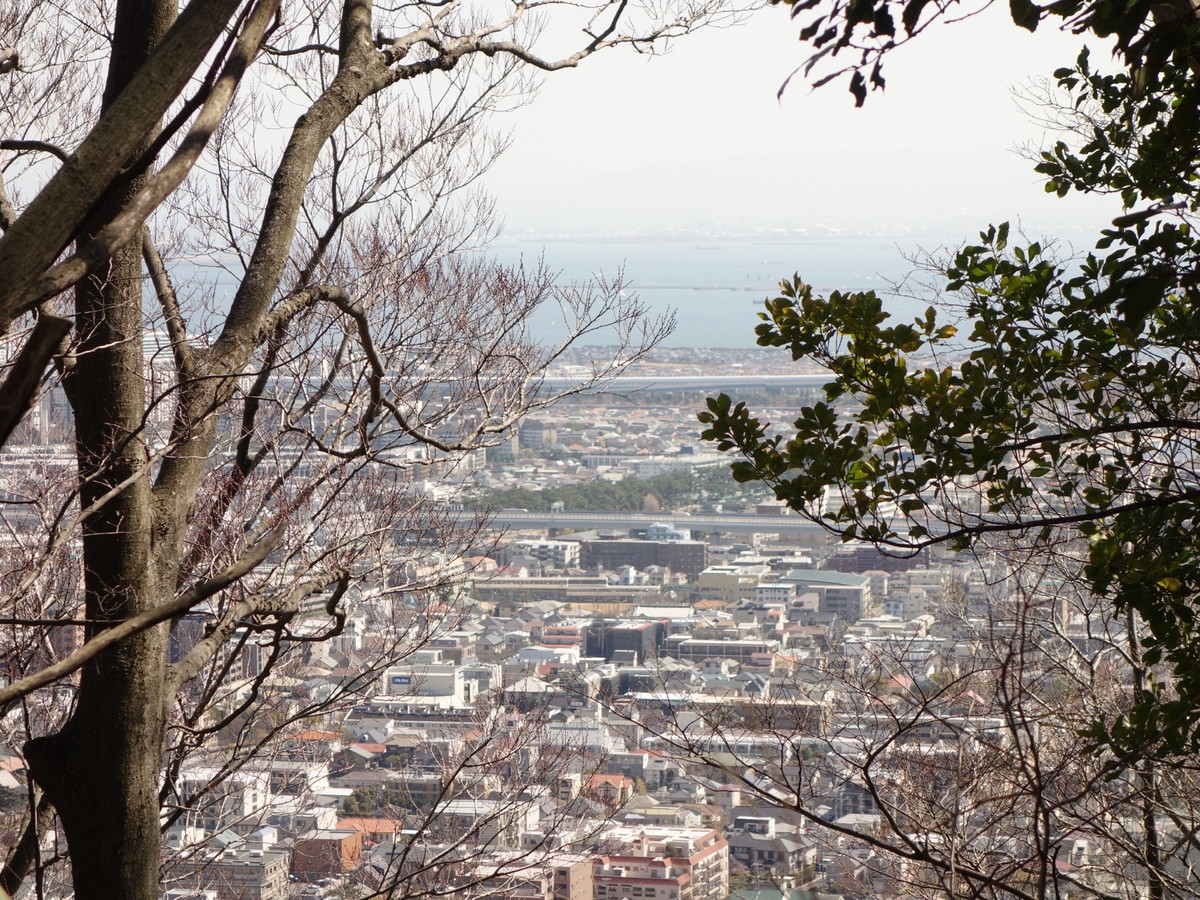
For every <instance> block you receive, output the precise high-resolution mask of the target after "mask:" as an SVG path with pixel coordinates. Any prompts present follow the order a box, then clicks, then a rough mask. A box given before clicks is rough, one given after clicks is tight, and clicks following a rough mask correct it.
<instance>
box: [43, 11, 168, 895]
mask: <svg viewBox="0 0 1200 900" xmlns="http://www.w3.org/2000/svg"><path fill="white" fill-rule="evenodd" d="M175 10H176V5H175V3H174V2H172V0H124V2H120V3H118V6H117V11H116V22H115V27H114V36H113V53H112V58H111V63H110V66H109V72H108V81H107V84H106V88H105V94H104V105H105V107H108V106H111V105H112V103H113V101H114V100H115V98H116V96H117V95H118V94H119V92H120V90H121V88H122V87H123V86H124V85H125V84H126V83H127V82H128V81H129V79H130V77H131V76H132V75H133V73H134V72H135V71H136V70H137V68H138V66H139V65H140V64H141V63H142V61H144V60H145V58H146V56H147V55H148V54H149V52H150V50H151V49H153V47H154V45H155V44H156V43H157V41H158V40H160V39H161V37H162V35H163V34H164V33H165V31H166V29H167V28H168V27H169V26H170V24H171V23H172V21H173V20H174V16H175ZM152 139H153V135H150V136H149V137H148V138H147V141H146V146H148V144H149V141H150V140H152ZM142 150H144V147H143V148H141V150H139V152H142ZM139 187H140V180H139V179H134V180H133V181H132V182H131V183H129V184H127V185H124V186H123V187H122V188H121V189H119V190H117V191H114V192H112V195H110V196H109V197H108V198H106V200H105V202H104V203H103V204H102V205H101V206H100V208H98V209H97V210H95V211H94V212H93V214H92V217H91V219H92V222H93V223H97V224H98V223H103V222H104V221H106V220H107V219H109V218H110V217H111V216H112V214H113V213H114V212H115V211H116V210H118V209H120V208H122V206H123V204H125V203H127V202H128V200H129V198H130V197H132V196H133V194H134V193H135V192H136V191H137V190H138V188H139ZM91 230H92V229H90V228H89V229H87V231H88V232H89V233H90V232H91ZM75 313H76V328H77V332H78V334H79V344H78V348H77V356H76V362H75V364H74V366H73V367H72V370H71V371H70V372H69V374H68V375H67V377H66V378H65V379H64V385H65V387H66V389H67V394H68V397H69V399H70V401H71V405H72V407H73V410H74V414H75V425H76V455H77V459H78V471H79V479H80V500H81V503H82V505H83V507H84V508H87V507H88V506H89V505H91V504H93V503H97V502H98V501H100V500H101V498H102V497H104V496H105V495H107V494H111V496H110V497H109V498H108V499H107V500H106V501H104V502H103V503H102V504H101V505H100V507H99V510H98V512H96V514H94V515H93V516H91V517H90V518H89V519H88V520H87V521H86V523H85V525H84V527H83V533H82V544H83V559H84V568H85V576H84V578H85V581H84V591H85V593H84V598H85V614H86V616H87V618H88V619H89V620H91V621H93V622H94V623H96V624H93V625H91V626H90V628H89V631H90V634H89V637H90V636H91V635H94V634H95V633H96V632H97V631H99V630H102V629H103V628H104V627H105V625H104V624H103V623H104V622H106V621H119V620H121V619H124V618H127V617H129V616H132V615H135V614H137V613H139V612H143V611H145V610H146V609H149V608H151V607H153V606H155V605H157V604H158V603H159V602H160V601H161V600H162V595H163V593H164V590H163V586H161V585H160V584H159V579H158V578H157V577H156V572H155V570H154V566H153V565H152V548H153V533H154V521H153V508H152V504H151V492H150V475H149V471H148V469H147V449H146V447H145V445H144V443H143V440H142V436H141V435H142V431H143V428H144V420H145V415H146V410H145V384H144V368H145V362H144V359H143V348H142V271H141V248H140V246H138V245H137V244H136V243H132V244H130V245H127V246H126V247H124V248H122V249H121V250H120V251H118V252H117V253H116V254H115V255H114V257H113V259H112V263H111V266H110V267H109V270H108V273H107V275H106V277H104V278H102V279H101V278H89V279H87V280H85V281H84V282H82V283H80V284H79V285H78V286H77V288H76V292H75ZM173 591H174V583H173V582H172V583H171V584H169V585H167V586H165V593H166V595H167V596H168V597H169V596H170V594H171V593H173ZM165 668H166V628H165V626H161V625H160V626H158V627H155V628H151V629H148V630H146V631H144V632H142V633H140V634H138V635H135V636H133V637H131V638H128V639H126V640H124V641H122V642H120V643H119V644H117V645H115V646H114V647H112V648H110V649H108V650H107V651H105V652H104V653H101V654H100V655H99V656H98V657H97V658H96V659H95V660H93V661H92V662H90V663H89V664H88V665H86V666H85V667H84V669H83V670H82V672H81V676H80V687H79V694H78V699H77V705H76V708H75V712H74V714H73V715H72V717H71V719H70V720H69V722H68V723H67V725H66V726H65V727H64V728H63V729H62V730H61V731H60V732H59V733H57V734H55V735H51V736H48V737H44V738H40V739H37V740H34V741H31V742H30V743H29V745H28V746H27V748H26V753H27V755H28V759H29V764H30V771H31V773H32V774H33V777H34V778H35V780H36V781H37V782H38V783H39V784H40V785H41V786H42V788H43V789H44V790H45V792H46V795H47V797H48V798H49V800H50V802H51V803H52V804H53V805H54V807H55V809H56V810H57V811H58V814H59V818H60V820H61V822H62V826H63V830H64V831H65V833H66V837H67V842H68V845H69V847H70V853H71V866H72V872H73V876H74V886H75V895H76V896H77V897H79V898H80V900H89V898H97V900H98V898H112V897H124V898H130V900H153V898H155V897H156V896H157V893H158V867H159V842H160V836H159V821H158V817H159V809H158V782H159V770H160V757H161V753H162V749H161V748H162V742H163V732H164V727H165V726H164V722H165V719H164V708H165V702H164V697H163V684H164V680H165V679H164V675H165Z"/></svg>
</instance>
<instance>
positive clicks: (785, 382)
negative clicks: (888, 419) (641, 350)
mask: <svg viewBox="0 0 1200 900" xmlns="http://www.w3.org/2000/svg"><path fill="white" fill-rule="evenodd" d="M831 380H832V376H831V375H830V374H829V373H828V372H822V373H818V374H816V375H623V376H621V377H619V378H614V379H612V380H611V381H608V382H605V385H604V387H603V388H601V389H599V390H598V391H595V392H594V393H612V394H627V393H637V392H645V391H706V392H709V393H712V392H720V391H726V392H730V391H732V392H737V391H743V390H747V389H763V388H766V389H781V388H791V389H799V388H803V389H805V390H813V391H815V390H818V389H820V388H821V387H823V386H824V385H826V384H828V383H829V382H830V381H831ZM578 384H579V379H578V378H572V377H570V376H552V377H549V378H546V379H545V381H544V382H543V383H542V387H543V389H544V390H546V391H552V392H560V391H563V390H569V389H570V388H572V387H574V386H576V385H578Z"/></svg>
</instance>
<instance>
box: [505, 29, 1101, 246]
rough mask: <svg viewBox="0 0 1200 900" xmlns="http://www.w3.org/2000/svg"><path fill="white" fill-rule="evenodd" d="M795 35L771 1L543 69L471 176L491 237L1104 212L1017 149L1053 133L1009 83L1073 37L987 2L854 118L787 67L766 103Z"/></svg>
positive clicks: (1060, 52) (945, 226) (1068, 48)
mask: <svg viewBox="0 0 1200 900" xmlns="http://www.w3.org/2000/svg"><path fill="white" fill-rule="evenodd" d="M796 32H797V28H796V25H795V23H793V22H792V21H791V20H790V18H789V17H788V11H787V10H786V9H766V10H760V11H758V12H756V13H754V14H752V15H751V16H750V17H749V20H748V21H747V22H746V23H745V24H743V25H739V26H735V27H731V28H725V29H712V30H709V31H706V32H701V33H698V34H695V35H692V36H689V37H687V38H684V39H682V40H680V41H677V42H676V44H675V46H674V47H673V49H672V50H671V52H669V53H667V54H666V55H664V56H662V57H654V58H647V57H644V56H636V55H633V54H627V53H619V52H618V53H608V54H604V55H603V56H602V57H598V58H594V59H591V60H588V61H586V62H585V64H584V65H581V66H580V67H579V68H578V69H576V70H574V71H566V72H558V73H553V74H551V75H550V76H548V77H547V78H546V81H545V84H544V85H543V88H542V91H541V94H540V96H538V97H537V98H535V99H534V101H533V102H532V103H531V104H530V105H529V106H527V107H525V108H523V109H521V110H518V111H516V112H513V113H510V114H507V115H505V116H502V117H501V118H499V119H498V120H497V125H498V127H499V128H501V129H504V130H508V131H510V132H511V134H512V147H511V149H510V150H509V151H508V153H507V154H506V155H505V156H504V157H503V158H501V160H500V161H499V162H498V163H497V164H496V165H495V167H494V168H493V170H492V171H491V172H490V173H488V175H487V176H486V179H485V184H486V186H487V187H488V189H489V190H490V191H491V192H492V193H493V195H494V196H495V198H496V201H497V208H498V212H499V214H500V216H501V218H502V219H503V220H504V221H505V224H506V227H505V234H506V235H507V236H510V237H521V236H527V235H537V236H550V235H584V234H613V233H631V232H639V233H647V232H650V233H653V232H657V233H662V232H670V231H689V232H690V231H705V232H709V233H713V234H746V233H755V232H763V231H768V230H771V229H784V230H792V231H796V230H800V231H808V232H810V233H817V234H820V233H826V232H828V231H835V232H837V231H840V232H850V233H881V234H889V235H903V234H906V233H915V234H921V233H946V232H947V231H959V230H963V231H966V232H972V231H975V230H978V229H979V228H982V227H983V226H984V225H986V224H987V223H988V222H994V221H999V220H1002V219H1009V220H1012V221H1014V222H1017V221H1020V222H1021V223H1023V224H1024V226H1025V227H1026V228H1027V229H1029V230H1033V231H1037V232H1050V233H1063V234H1065V235H1066V236H1068V237H1069V236H1071V235H1072V234H1077V235H1084V234H1087V233H1088V232H1090V231H1092V230H1093V229H1094V227H1095V226H1096V225H1098V224H1101V223H1103V222H1106V221H1107V220H1108V219H1111V217H1112V216H1113V215H1115V214H1116V212H1117V207H1118V204H1117V202H1116V201H1115V200H1113V199H1102V200H1095V199H1084V198H1068V199H1066V200H1058V199H1056V198H1054V197H1052V196H1049V195H1047V194H1046V193H1045V192H1044V190H1043V187H1042V184H1041V182H1040V180H1039V178H1038V176H1037V175H1036V173H1034V172H1033V163H1032V162H1030V161H1029V160H1027V159H1024V158H1022V157H1021V156H1020V155H1018V153H1017V152H1016V149H1015V148H1016V147H1017V146H1018V145H1023V144H1028V143H1033V144H1035V145H1044V144H1047V143H1052V142H1053V139H1054V136H1053V135H1046V134H1044V130H1043V128H1042V126H1040V125H1038V124H1036V123H1032V122H1030V121H1029V119H1028V118H1027V116H1026V115H1025V114H1024V113H1023V112H1022V111H1021V110H1020V109H1019V108H1018V105H1017V103H1016V102H1015V100H1014V99H1013V96H1012V93H1011V90H1012V88H1013V87H1015V86H1019V85H1020V84H1022V83H1026V82H1028V80H1029V78H1030V77H1031V76H1041V77H1043V78H1049V77H1050V75H1051V73H1052V72H1053V70H1054V69H1055V68H1056V67H1058V66H1063V65H1068V64H1069V63H1070V62H1072V61H1073V60H1074V58H1075V56H1076V54H1077V53H1078V48H1079V46H1080V45H1081V41H1080V40H1079V39H1078V38H1075V37H1073V36H1070V35H1064V34H1062V33H1061V32H1058V31H1056V30H1054V29H1052V28H1050V27H1049V26H1046V25H1043V27H1042V29H1039V31H1038V32H1037V33H1036V34H1033V35H1030V34H1028V33H1027V32H1024V31H1022V30H1020V29H1018V28H1016V27H1015V26H1013V25H1012V23H1011V21H1009V20H1008V18H1007V10H1006V9H989V10H988V11H987V12H986V13H984V14H983V15H981V16H978V17H976V18H975V19H973V20H970V21H965V22H960V23H957V24H954V25H948V26H940V27H938V28H935V29H933V30H932V31H931V32H928V33H926V34H924V35H922V36H921V38H919V39H918V40H916V41H914V42H913V44H911V45H910V46H908V47H905V48H901V49H900V50H898V51H895V52H893V53H892V55H891V57H890V58H889V59H888V60H887V62H886V63H885V72H884V74H885V76H886V77H887V80H888V87H887V89H886V91H884V92H882V93H880V92H874V93H873V94H872V95H871V96H870V97H869V98H868V100H867V103H866V106H865V108H863V109H855V108H854V106H853V100H852V98H851V97H850V94H849V92H848V91H847V90H846V88H845V84H844V83H841V82H838V83H831V84H829V85H827V86H825V87H824V88H821V89H819V90H817V91H813V90H811V89H810V88H809V86H808V84H807V83H806V82H805V81H804V79H803V77H802V75H799V74H798V75H797V76H796V77H795V78H794V79H793V81H792V83H791V85H790V86H789V87H788V89H787V90H786V92H785V93H784V96H783V98H782V100H777V99H776V93H777V91H778V89H779V87H780V86H781V85H782V83H783V81H784V80H785V79H786V78H787V77H788V75H789V74H790V73H791V72H792V71H793V69H795V68H796V66H798V65H800V64H801V63H802V62H803V60H804V56H805V52H806V48H805V47H803V46H801V45H800V44H799V43H798V41H797V40H796ZM1093 57H1094V59H1095V60H1096V61H1097V62H1100V63H1101V64H1103V62H1104V61H1106V60H1107V59H1108V52H1107V50H1106V49H1103V48H1100V49H1094V50H1093Z"/></svg>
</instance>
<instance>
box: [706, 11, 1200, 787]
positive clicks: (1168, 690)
mask: <svg viewBox="0 0 1200 900" xmlns="http://www.w3.org/2000/svg"><path fill="white" fill-rule="evenodd" d="M794 6H795V9H796V10H797V12H798V13H801V14H804V15H810V16H813V17H818V18H820V20H821V21H822V22H837V23H839V25H838V27H837V28H836V29H835V30H834V31H832V32H830V31H828V30H825V31H822V30H821V29H820V28H818V29H817V30H816V31H812V32H811V33H808V36H809V38H810V39H812V40H813V42H814V47H815V48H816V50H817V52H816V54H815V55H814V57H813V59H812V60H810V63H809V65H810V68H811V66H812V65H814V64H815V63H816V62H817V61H818V60H819V59H821V58H822V56H823V55H828V56H832V55H835V54H836V53H838V52H839V51H841V50H845V49H849V48H852V47H857V46H858V43H856V42H857V41H859V38H861V37H862V36H863V35H866V36H868V37H869V38H871V39H873V40H876V41H880V40H882V42H883V43H881V44H876V45H873V46H875V49H874V50H871V51H870V52H867V51H863V55H862V57H861V59H862V60H863V61H864V62H865V61H867V60H869V59H874V65H876V66H877V65H878V57H879V55H881V54H882V53H883V52H884V51H886V49H888V46H889V42H890V41H891V40H892V38H893V35H892V33H891V32H890V31H889V30H888V29H889V27H890V26H888V24H887V22H886V20H881V19H880V18H879V10H880V8H881V7H889V6H890V7H892V8H893V9H895V10H898V11H899V18H900V19H901V21H902V22H903V23H904V31H905V34H914V33H915V32H916V31H918V30H919V29H920V28H921V27H923V26H922V23H923V22H926V21H928V19H926V18H924V17H926V16H928V17H929V19H931V18H933V17H936V16H937V15H940V14H942V13H943V12H945V10H946V9H953V8H954V7H953V5H950V6H949V7H945V6H937V7H933V6H932V5H926V4H924V3H922V2H921V0H910V2H909V3H903V4H899V3H897V4H889V3H887V0H880V2H875V0H853V3H852V6H853V9H850V7H848V6H847V5H846V4H843V3H841V2H836V3H833V4H825V3H821V4H818V3H816V2H801V3H796V4H794ZM1152 9H1154V10H1156V11H1155V15H1154V18H1153V19H1151V18H1150V13H1151V10H1152ZM1011 11H1012V16H1013V20H1014V22H1015V23H1016V24H1017V25H1019V26H1021V27H1025V28H1029V29H1030V30H1032V29H1033V28H1035V27H1036V26H1037V24H1038V22H1039V21H1041V20H1043V19H1045V18H1048V17H1057V18H1063V19H1067V20H1069V21H1070V23H1071V25H1072V27H1073V28H1075V29H1076V30H1080V31H1091V32H1092V33H1094V34H1097V35H1102V36H1103V35H1115V36H1116V38H1117V47H1118V51H1119V54H1120V57H1121V59H1122V60H1123V61H1124V63H1125V68H1124V69H1123V70H1119V71H1117V72H1115V73H1109V74H1103V73H1100V72H1097V71H1096V70H1095V69H1094V67H1093V65H1092V61H1091V59H1090V57H1089V55H1088V54H1087V53H1086V52H1085V53H1083V54H1081V55H1080V57H1079V58H1078V60H1077V61H1076V63H1075V65H1074V66H1073V67H1070V68H1064V69H1060V70H1059V71H1058V72H1057V73H1056V77H1057V79H1058V82H1059V85H1060V87H1061V88H1062V89H1063V90H1064V91H1066V92H1067V93H1068V95H1069V96H1070V98H1071V100H1070V104H1071V107H1072V109H1073V110H1074V113H1073V121H1075V122H1076V125H1077V127H1076V132H1077V133H1076V134H1075V139H1074V140H1073V141H1071V142H1069V141H1063V142H1061V143H1059V144H1057V145H1056V146H1055V147H1054V149H1053V150H1051V151H1049V152H1047V153H1045V154H1044V155H1043V157H1042V159H1041V161H1040V163H1039V164H1038V167H1037V168H1038V171H1039V172H1041V173H1042V174H1043V175H1045V176H1047V177H1048V179H1049V180H1048V183H1047V189H1048V190H1050V191H1053V192H1055V193H1058V194H1060V195H1065V194H1067V193H1069V192H1071V191H1084V192H1089V193H1109V194H1114V195H1117V196H1119V197H1120V198H1121V199H1122V202H1123V203H1124V206H1125V213H1124V214H1123V215H1121V216H1119V217H1118V218H1117V219H1116V220H1114V222H1113V224H1112V227H1110V228H1106V229H1104V230H1103V231H1102V232H1101V234H1100V235H1099V237H1098V239H1097V240H1096V242H1095V246H1094V249H1093V250H1092V252H1090V253H1087V254H1085V255H1083V256H1082V257H1081V258H1077V259H1073V260H1061V259H1059V258H1057V257H1056V256H1055V255H1054V254H1053V253H1051V252H1049V251H1048V250H1047V248H1046V247H1045V246H1043V245H1042V244H1041V243H1038V242H1016V241H1011V240H1010V234H1009V229H1008V227H1007V225H1001V226H998V227H991V228H988V229H987V230H986V231H985V232H983V233H982V234H981V235H980V240H979V241H978V242H977V243H975V244H972V245H968V246H964V247H962V248H961V249H959V250H958V251H957V252H956V253H954V254H953V256H952V258H951V259H950V260H949V261H948V263H947V264H946V265H945V267H944V269H943V270H942V272H941V273H940V274H941V275H942V276H943V285H944V290H945V291H946V292H947V293H950V294H956V295H958V296H959V297H960V298H961V301H962V309H961V313H962V315H961V317H960V318H958V319H956V320H955V321H952V322H951V321H946V320H945V319H944V318H943V317H941V316H939V314H938V312H937V311H936V310H934V309H932V308H931V309H929V310H928V311H927V313H926V314H925V315H924V316H922V317H920V318H919V319H917V320H916V321H914V322H909V323H899V324H894V323H893V322H892V321H891V320H890V319H889V318H888V316H887V314H886V313H884V312H883V308H882V303H881V301H880V298H878V297H877V296H876V295H875V294H874V293H871V292H867V293H838V292H834V293H832V294H830V295H829V296H828V297H819V296H816V295H815V294H814V293H813V291H812V288H811V287H809V286H808V285H806V284H805V283H804V282H803V281H802V280H801V279H800V278H799V277H796V278H794V279H792V280H791V281H787V282H784V283H783V285H782V286H781V292H780V296H778V297H776V298H774V299H772V300H768V301H767V303H766V312H765V313H763V314H761V316H760V318H762V319H763V324H761V325H759V326H758V328H757V334H758V342H759V344H761V345H763V346H774V347H783V348H787V349H788V350H789V351H790V352H791V354H792V357H793V358H794V359H796V360H801V359H803V360H807V361H816V362H819V363H820V364H822V365H823V366H824V367H825V368H826V369H828V371H829V373H830V381H829V383H828V384H827V385H826V387H825V397H824V399H823V400H822V401H821V402H817V403H814V404H813V405H812V406H809V407H806V408H804V409H803V410H802V411H801V413H800V415H799V416H798V417H797V418H796V419H795V421H793V422H791V423H790V424H789V425H787V426H773V425H772V424H770V423H764V422H761V421H760V420H759V419H758V418H756V417H755V416H754V415H753V413H752V412H751V411H750V410H749V409H748V408H747V407H746V405H745V404H744V403H736V402H734V401H732V400H731V399H730V398H729V397H726V396H720V397H716V398H711V399H710V400H709V401H708V408H707V410H706V411H705V412H703V413H701V414H700V421H701V422H702V423H703V424H704V425H705V426H706V428H705V431H704V433H703V437H704V438H705V439H706V440H709V441H713V442H715V443H716V444H717V446H718V448H719V449H721V450H726V451H736V452H737V453H738V454H740V455H741V457H742V459H741V460H740V461H739V462H737V463H735V464H734V465H733V474H734V477H735V478H737V479H738V480H739V481H756V480H757V481H763V482H765V483H767V484H769V485H770V486H771V487H772V488H773V489H774V491H775V494H776V496H777V497H778V498H779V499H782V500H784V501H786V502H787V503H788V504H789V505H791V506H792V507H793V508H795V509H796V510H797V511H799V512H801V513H802V514H804V515H807V516H809V517H810V518H812V519H813V520H814V521H817V522H820V523H821V524H823V525H825V526H826V527H828V528H829V529H830V530H831V531H833V532H835V533H837V534H840V535H841V536H843V537H844V538H846V539H850V538H863V539H866V540H870V541H873V542H875V543H876V544H879V545H880V546H882V547H885V548H889V549H890V550H891V551H892V552H895V553H898V554H904V553H911V552H915V551H916V550H917V549H919V548H921V547H925V546H928V545H931V544H938V543H944V544H949V545H951V546H954V547H957V548H966V547H970V546H973V545H976V544H977V543H978V542H980V541H981V540H983V539H984V538H985V537H986V536H988V535H991V534H996V533H1007V534H1010V535H1012V536H1013V537H1014V539H1018V540H1021V541H1023V542H1024V543H1025V544H1027V545H1028V544H1031V543H1032V544H1033V545H1034V546H1036V545H1037V544H1038V543H1039V542H1047V541H1051V540H1053V541H1055V542H1060V541H1062V540H1064V539H1074V540H1077V541H1079V542H1080V546H1082V547H1085V548H1086V565H1085V569H1084V577H1085V578H1086V579H1087V581H1088V586H1089V588H1090V589H1091V590H1092V591H1093V592H1094V593H1096V594H1097V595H1098V596H1101V597H1106V598H1108V599H1110V600H1111V602H1112V608H1113V611H1114V615H1118V616H1121V617H1122V618H1123V619H1125V618H1128V621H1129V622H1130V623H1132V624H1135V625H1136V624H1137V623H1138V622H1140V623H1143V624H1144V637H1143V638H1142V645H1141V646H1140V647H1138V646H1136V645H1133V644H1131V646H1130V647H1129V648H1128V651H1129V655H1130V660H1131V662H1132V664H1133V668H1134V669H1135V670H1137V671H1139V672H1141V673H1142V676H1141V677H1140V678H1139V680H1138V683H1137V685H1135V695H1134V703H1133V706H1132V708H1131V709H1130V710H1129V711H1127V712H1126V713H1125V714H1124V715H1121V716H1115V717H1114V718H1113V719H1112V720H1110V721H1107V722H1101V723H1097V725H1096V726H1095V728H1093V729H1092V730H1091V731H1090V732H1089V734H1088V737H1089V739H1090V742H1091V746H1092V748H1093V749H1097V750H1098V749H1101V748H1105V749H1107V750H1109V751H1111V752H1112V759H1113V765H1114V768H1119V767H1121V766H1122V765H1124V764H1126V763H1129V762H1132V761H1135V760H1138V759H1146V758H1160V759H1173V758H1175V759H1177V758H1179V757H1182V756H1190V755H1195V754H1196V753H1197V752H1200V626H1198V625H1197V608H1198V606H1200V536H1198V532H1197V524H1198V522H1200V470H1198V469H1197V465H1198V463H1200V378H1198V377H1197V373H1198V372H1200V312H1198V311H1200V294H1198V283H1200V276H1198V275H1197V273H1198V272H1200V242H1198V241H1197V238H1196V234H1195V231H1194V225H1195V222H1194V217H1195V213H1196V212H1197V207H1198V206H1200V199H1198V195H1197V184H1196V173H1197V170H1198V169H1200V137H1198V133H1200V129H1197V128H1196V127H1195V123H1196V121H1197V110H1198V109H1200V95H1198V94H1197V88H1196V78H1195V74H1196V73H1195V65H1196V62H1195V61H1196V59H1197V58H1200V52H1198V51H1200V41H1198V40H1197V22H1196V17H1195V12H1194V10H1192V7H1191V6H1190V5H1185V6H1184V7H1181V8H1180V11H1178V13H1175V12H1174V11H1172V9H1171V7H1170V6H1169V5H1168V6H1157V7H1154V6H1152V5H1151V4H1143V3H1133V4H1125V3H1120V4H1115V3H1111V2H1108V0H1101V2H1100V3H1096V4H1092V5H1088V6H1084V5H1083V4H1082V3H1078V2H1073V0H1072V2H1066V3H1055V4H1051V5H1049V6H1046V7H1039V6H1036V5H1032V4H1029V3H1026V2H1024V0H1018V2H1014V3H1013V4H1012V7H1011ZM880 21H883V22H884V25H883V27H882V28H881V27H880V25H879V22H880ZM872 54H873V56H872ZM861 68H862V66H861V65H857V64H856V65H855V66H854V69H855V74H856V75H857V74H859V70H860V69H861ZM859 87H860V88H862V82H861V76H860V81H859ZM852 89H853V90H855V93H856V95H859V99H860V100H861V94H860V90H859V89H855V88H854V86H853V85H852ZM863 90H865V89H863ZM956 325H957V326H959V327H956ZM959 328H961V331H960V330H959ZM1137 630H1139V631H1140V630H1142V629H1141V628H1138V629H1137Z"/></svg>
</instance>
